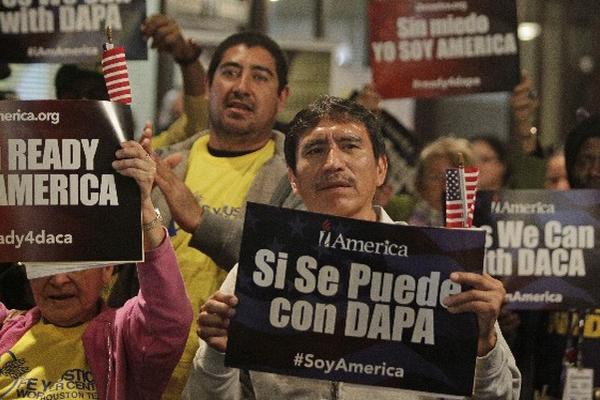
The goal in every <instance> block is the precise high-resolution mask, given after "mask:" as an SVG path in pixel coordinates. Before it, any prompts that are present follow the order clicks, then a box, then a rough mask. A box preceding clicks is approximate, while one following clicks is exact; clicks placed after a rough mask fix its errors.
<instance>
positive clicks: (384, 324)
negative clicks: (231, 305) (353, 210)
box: [226, 203, 484, 395]
mask: <svg viewBox="0 0 600 400" xmlns="http://www.w3.org/2000/svg"><path fill="white" fill-rule="evenodd" d="M483 251H484V233H483V232H482V231H476V230H463V229H445V228H430V227H412V226H406V225H395V224H382V223H374V222H365V221H358V220H353V219H348V218H339V217H332V216H327V215H321V214H314V213H308V212H304V211H294V210H287V209H281V208H276V207H270V206H265V205H258V204H252V203H249V204H248V209H247V214H246V220H245V226H244V237H243V241H242V248H241V253H240V264H239V271H238V279H237V285H236V295H237V296H238V298H239V305H238V306H237V308H236V315H235V317H234V319H233V321H232V324H231V326H230V330H229V340H228V348H227V355H226V364H227V365H229V366H234V367H239V368H244V369H250V370H260V371H268V372H275V373H280V374H288V375H295V376H300V377H306V378H316V379H326V380H332V381H345V382H353V383H358V384H365V385H376V386H388V387H394V388H403V389H411V390H418V391H425V392H435V393H445V394H451V395H471V394H472V388H473V376H474V368H475V358H476V353H477V321H476V318H475V316H474V315H473V314H470V313H465V314H450V313H449V312H448V311H447V310H446V309H445V308H444V307H443V306H442V305H441V301H442V299H444V298H445V297H447V296H448V295H450V294H453V293H459V292H461V291H463V290H467V289H468V288H466V287H461V286H460V285H458V284H455V283H454V282H452V281H451V280H450V279H449V275H450V273H451V272H452V271H465V270H466V271H474V272H481V269H482V265H483Z"/></svg>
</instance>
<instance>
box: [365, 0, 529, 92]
mask: <svg viewBox="0 0 600 400" xmlns="http://www.w3.org/2000/svg"><path fill="white" fill-rule="evenodd" d="M369 31H370V64H371V68H372V70H373V80H374V83H375V87H376V88H377V91H378V92H379V93H380V94H381V96H383V97H384V98H396V97H422V98H423V97H424V98H427V97H438V96H449V95H460V94H469V93H480V92H498V91H511V90H512V89H513V87H514V86H516V85H517V84H518V83H519V54H518V40H517V10H516V5H515V0H460V1H438V0H370V1H369Z"/></svg>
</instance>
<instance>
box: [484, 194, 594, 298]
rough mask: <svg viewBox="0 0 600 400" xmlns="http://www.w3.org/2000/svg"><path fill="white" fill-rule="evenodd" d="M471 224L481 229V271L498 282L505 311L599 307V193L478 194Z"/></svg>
mask: <svg viewBox="0 0 600 400" xmlns="http://www.w3.org/2000/svg"><path fill="white" fill-rule="evenodd" d="M474 224H475V225H476V226H480V227H481V228H483V229H484V230H485V231H486V248H487V251H486V256H485V270H486V272H487V273H489V274H490V275H492V276H494V277H496V278H498V279H500V280H502V281H503V282H504V286H505V288H506V292H507V295H506V302H507V307H508V308H511V309H523V310H528V309H529V310H541V309H545V310H568V309H585V308H590V307H598V306H599V305H600V291H598V281H599V280H600V269H599V268H598V267H599V265H600V264H599V263H598V259H599V258H600V250H599V248H600V246H599V239H598V228H599V227H600V191H599V190H591V189H590V190H569V191H564V192H563V191H551V190H506V191H502V192H497V193H496V192H479V193H477V200H476V206H475V218H474Z"/></svg>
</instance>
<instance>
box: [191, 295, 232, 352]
mask: <svg viewBox="0 0 600 400" xmlns="http://www.w3.org/2000/svg"><path fill="white" fill-rule="evenodd" d="M237 304H238V299H237V297H235V296H234V295H232V294H225V293H222V292H216V293H214V294H213V295H212V296H210V297H209V298H208V300H206V303H204V304H203V305H202V307H200V316H199V317H198V330H197V333H198V336H199V337H200V339H202V340H204V341H205V342H206V343H207V344H208V345H209V346H210V347H212V348H213V349H215V350H217V351H220V352H222V353H224V352H225V351H227V328H229V323H230V318H231V317H233V316H234V314H235V306H237Z"/></svg>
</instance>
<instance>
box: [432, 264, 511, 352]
mask: <svg viewBox="0 0 600 400" xmlns="http://www.w3.org/2000/svg"><path fill="white" fill-rule="evenodd" d="M450 279H452V281H454V282H456V283H460V284H461V285H469V286H471V287H472V289H470V290H467V291H465V292H462V293H459V294H455V295H450V296H448V297H447V298H445V299H444V300H443V303H444V305H445V306H446V307H448V311H450V312H451V313H462V312H473V313H475V314H476V315H477V322H478V326H479V341H478V344H477V354H478V355H479V356H480V357H481V356H484V355H486V354H487V353H488V352H489V351H490V350H492V349H493V348H494V346H495V345H496V339H497V336H496V331H495V327H494V325H495V323H496V320H497V319H498V315H499V314H500V309H501V308H502V303H503V302H504V296H505V295H506V291H505V290H504V286H503V285H502V282H500V281H499V280H497V279H494V278H492V277H491V276H490V275H488V274H483V275H480V274H476V273H472V272H453V273H452V274H450Z"/></svg>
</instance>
